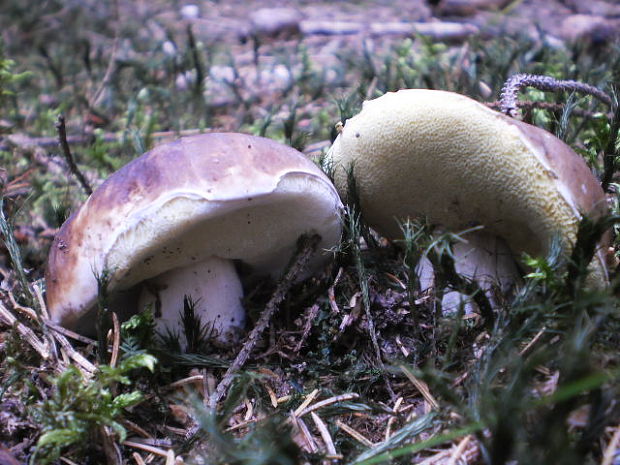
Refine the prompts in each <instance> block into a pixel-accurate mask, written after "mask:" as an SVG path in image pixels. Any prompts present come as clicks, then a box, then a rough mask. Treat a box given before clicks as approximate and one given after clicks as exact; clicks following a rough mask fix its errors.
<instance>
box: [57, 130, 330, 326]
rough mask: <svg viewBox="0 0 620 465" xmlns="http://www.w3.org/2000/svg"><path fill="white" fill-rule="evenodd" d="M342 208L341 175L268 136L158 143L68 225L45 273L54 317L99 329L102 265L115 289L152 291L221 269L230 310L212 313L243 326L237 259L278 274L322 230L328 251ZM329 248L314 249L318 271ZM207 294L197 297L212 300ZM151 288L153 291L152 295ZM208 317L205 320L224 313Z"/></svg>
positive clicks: (174, 290) (175, 287)
mask: <svg viewBox="0 0 620 465" xmlns="http://www.w3.org/2000/svg"><path fill="white" fill-rule="evenodd" d="M340 206H341V204H340V200H339V198H338V195H337V193H336V191H335V189H334V187H333V185H332V184H331V182H330V181H329V180H328V179H327V177H326V176H325V175H324V174H323V173H322V172H321V170H320V169H319V168H318V167H316V166H315V165H314V163H312V162H311V161H310V160H308V159H306V158H305V157H304V156H303V154H301V153H299V152H297V151H296V150H294V149H292V148H290V147H287V146H284V145H282V144H279V143H277V142H274V141H271V140H268V139H264V138H259V137H254V136H248V135H244V134H217V133H212V134H204V135H199V136H192V137H187V138H182V139H179V140H178V141H175V142H173V143H169V144H164V145H161V146H158V147H156V148H154V149H153V150H151V151H150V152H148V153H146V154H144V155H143V156H141V157H139V158H137V159H136V160H134V161H133V162H131V163H129V164H128V165H126V166H125V167H124V168H122V169H121V170H119V171H117V172H116V173H114V174H113V175H112V176H111V177H110V178H109V179H108V180H107V181H106V182H105V183H103V184H102V185H101V186H100V187H99V188H98V189H97V190H96V191H95V192H94V193H93V195H92V196H91V197H90V198H89V199H88V200H87V202H86V203H85V204H84V205H83V206H82V207H81V208H80V209H79V210H78V211H77V212H75V213H74V214H73V215H72V216H71V217H70V218H69V220H67V222H66V223H65V224H64V225H63V226H62V228H61V229H60V231H59V233H58V234H57V236H56V238H55V240H54V243H53V244H52V248H51V251H50V256H49V260H48V268H47V271H46V282H47V294H46V297H47V303H48V307H49V309H50V315H51V317H52V319H53V320H55V321H57V322H59V323H61V324H63V325H65V326H67V327H70V328H73V329H75V330H78V331H82V332H86V333H88V332H92V330H93V318H92V317H91V316H90V314H91V312H92V311H93V309H94V307H95V304H96V300H97V279H96V276H97V275H101V274H102V273H103V272H104V271H106V272H108V274H109V286H108V290H109V292H110V294H112V295H114V294H123V291H126V290H131V291H133V290H135V289H137V287H138V286H139V285H140V284H141V283H143V282H145V281H146V282H147V287H148V288H150V289H151V290H153V289H156V290H157V289H158V290H159V291H163V290H165V289H168V288H169V289H171V291H170V293H171V295H180V293H181V292H182V289H181V287H182V286H181V285H180V284H179V282H183V281H184V280H186V279H187V280H188V289H189V290H190V291H191V292H188V294H191V293H192V292H196V286H199V283H200V281H202V280H204V281H205V282H206V281H208V279H209V274H210V273H209V270H211V271H214V270H217V272H215V273H214V274H216V275H218V276H220V277H221V276H231V278H230V279H228V278H227V282H228V283H229V287H228V290H226V289H227V288H222V287H221V286H217V285H215V286H214V287H212V289H214V288H217V289H219V292H218V295H222V296H223V297H222V298H223V299H224V303H222V306H223V308H220V309H217V310H216V309H212V308H210V309H208V310H206V311H205V312H206V313H205V315H208V314H211V315H220V320H222V318H223V317H222V316H221V315H223V314H224V313H225V314H227V315H228V312H229V310H230V315H231V316H229V317H228V318H227V319H226V321H230V320H231V319H234V324H236V325H242V324H243V317H242V315H241V312H242V310H239V308H240V307H239V304H238V300H239V299H238V297H239V293H238V291H239V289H240V285H239V284H238V278H236V276H234V275H235V273H234V265H233V262H232V261H233V260H240V261H243V262H244V263H246V264H247V265H249V268H251V269H252V270H254V271H256V272H257V273H263V274H272V275H274V276H277V275H279V273H280V272H281V270H282V269H283V267H284V266H285V265H286V263H287V262H288V260H289V259H290V257H291V255H292V253H293V251H294V250H295V244H296V242H297V239H298V238H299V236H300V235H302V234H304V233H317V234H319V235H320V236H321V238H322V241H321V243H320V244H319V250H323V249H329V248H331V247H333V246H334V245H335V244H337V242H338V240H339V237H340V229H341V225H340V218H339V213H340ZM327 258H328V255H327V254H326V253H318V254H316V255H315V257H314V258H313V259H312V262H311V263H310V267H311V269H316V268H317V267H320V266H321V265H322V264H323V263H324V262H325V261H326V259H327ZM214 259H215V260H214ZM222 262H225V263H224V264H222ZM186 267H190V268H187V269H185V270H183V269H184V268H186ZM174 270H183V271H181V274H178V272H177V271H174ZM183 273H185V274H183ZM175 275H177V276H176V277H175ZM179 276H185V278H183V277H182V278H180V281H179ZM192 276H195V277H196V279H195V280H194V278H193V277H192ZM154 278H155V280H153V279H154ZM220 279H221V278H220ZM207 287H208V286H207ZM192 289H193V290H192ZM206 292H207V293H208V294H212V293H214V292H216V291H215V290H213V291H211V290H209V291H206ZM150 294H153V292H150ZM199 294H200V295H199V296H192V297H194V300H197V299H200V300H201V301H203V303H204V304H206V305H207V306H209V307H212V306H213V305H214V304H213V303H209V302H207V297H206V294H203V291H200V292H199ZM148 295H149V292H148V291H144V292H143V298H142V301H143V303H144V302H145V301H148ZM160 297H161V296H160ZM145 299H146V300H145ZM164 300H168V297H165V299H164ZM173 300H174V299H173ZM216 301H218V302H219V298H216ZM152 302H154V303H155V304H156V303H157V299H155V300H154V301H152ZM160 303H161V301H160ZM182 303H183V302H182V296H180V297H179V303H178V307H177V306H175V308H174V309H171V310H170V311H167V310H166V309H165V308H164V307H161V310H162V312H166V313H169V312H172V311H173V312H175V313H177V312H178V309H182ZM198 308H200V302H198ZM155 310H156V311H157V310H158V308H155ZM165 318H166V319H168V320H170V319H174V318H175V317H174V316H170V315H169V314H168V315H166V317H165ZM205 318H206V321H205ZM205 318H203V323H207V324H214V323H215V321H213V320H212V319H211V317H209V316H207V317H205ZM220 329H221V330H223V331H222V333H224V332H226V331H227V330H226V328H225V326H222V327H221V328H220Z"/></svg>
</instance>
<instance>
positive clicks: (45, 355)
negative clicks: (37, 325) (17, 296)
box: [0, 301, 50, 360]
mask: <svg viewBox="0 0 620 465" xmlns="http://www.w3.org/2000/svg"><path fill="white" fill-rule="evenodd" d="M0 321H2V322H3V323H4V324H5V325H7V326H10V327H13V328H15V330H16V331H17V332H18V333H19V334H20V336H21V337H22V338H24V340H25V341H26V342H28V344H30V346H31V347H32V348H33V349H34V350H36V351H37V352H38V354H39V355H40V356H41V358H42V359H43V360H47V359H49V358H50V348H49V345H48V344H47V343H46V342H43V341H42V340H41V339H39V337H38V336H37V335H36V334H35V333H34V331H33V330H32V329H30V328H29V327H28V326H26V325H25V324H23V323H21V322H19V321H17V318H15V316H14V315H13V314H12V313H11V312H10V311H9V309H8V308H6V307H5V306H4V304H3V303H2V302H1V301H0Z"/></svg>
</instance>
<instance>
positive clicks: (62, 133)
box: [56, 115, 93, 195]
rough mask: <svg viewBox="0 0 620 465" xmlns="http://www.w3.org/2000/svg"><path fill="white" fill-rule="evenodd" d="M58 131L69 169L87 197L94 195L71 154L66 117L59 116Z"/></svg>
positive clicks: (59, 141) (59, 143)
mask: <svg viewBox="0 0 620 465" xmlns="http://www.w3.org/2000/svg"><path fill="white" fill-rule="evenodd" d="M56 129H57V130H58V145H59V146H60V148H61V149H62V153H63V154H64V156H65V160H66V161H67V164H68V165H69V169H70V170H71V172H72V173H73V175H74V176H75V177H76V178H77V180H78V181H79V183H80V185H81V186H82V189H84V192H86V195H90V194H92V193H93V188H92V187H91V186H90V184H89V182H88V181H87V180H86V177H85V176H84V175H83V174H82V172H81V171H80V170H79V168H78V167H77V165H76V164H75V161H74V160H73V155H72V154H71V149H70V148H69V143H68V142H67V128H66V127H65V117H64V116H62V115H58V122H57V123H56Z"/></svg>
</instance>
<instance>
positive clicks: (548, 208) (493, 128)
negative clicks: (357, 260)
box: [328, 89, 607, 281]
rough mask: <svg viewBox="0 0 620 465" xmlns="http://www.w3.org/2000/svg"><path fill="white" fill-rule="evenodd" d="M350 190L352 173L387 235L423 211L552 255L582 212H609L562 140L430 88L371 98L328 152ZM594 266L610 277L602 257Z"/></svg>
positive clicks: (338, 180) (569, 240) (517, 249)
mask: <svg viewBox="0 0 620 465" xmlns="http://www.w3.org/2000/svg"><path fill="white" fill-rule="evenodd" d="M328 162H330V163H331V164H332V167H333V170H334V182H335V184H336V187H337V188H338V190H339V192H340V193H341V195H343V196H345V195H346V191H347V175H348V171H349V169H352V173H353V176H354V178H355V180H356V187H357V190H358V192H357V194H358V195H359V199H360V205H361V208H362V211H363V213H364V215H365V218H366V219H367V221H368V222H369V224H370V225H371V226H373V227H374V228H376V229H377V230H378V231H379V232H381V233H383V234H385V235H386V236H388V237H399V236H400V235H401V232H400V228H399V225H398V222H397V220H404V219H406V218H414V217H418V216H426V217H428V218H429V220H430V221H431V223H433V224H436V225H441V226H442V227H444V228H446V229H448V230H451V231H461V230H465V229H468V228H470V227H471V226H474V225H483V226H484V227H485V230H486V231H487V232H490V233H493V234H495V235H497V236H499V237H501V238H503V239H504V240H505V241H506V242H507V244H508V245H509V247H510V248H511V250H512V251H513V253H515V254H521V253H522V252H527V253H529V254H530V255H534V256H541V255H545V254H546V253H547V252H548V250H549V247H550V244H551V242H552V238H553V237H554V236H558V237H559V238H560V240H561V243H562V245H563V246H564V247H565V250H567V251H568V250H570V249H571V248H572V246H573V244H574V243H575V240H576V234H577V227H578V223H579V221H580V219H581V217H582V215H588V216H589V217H590V218H593V219H595V218H598V217H600V216H601V215H602V214H604V213H605V212H606V211H607V204H606V199H605V195H604V193H603V191H602V189H601V187H600V185H599V183H598V181H597V180H596V178H595V177H594V176H593V175H592V173H591V172H590V170H589V169H588V167H587V165H586V164H585V162H584V160H583V159H582V158H581V157H580V156H578V155H577V154H576V153H575V152H573V150H571V149H570V147H568V146H567V145H566V144H564V143H563V142H562V141H560V140H559V139H557V138H556V137H554V136H553V135H551V134H549V133H548V132H546V131H544V130H542V129H539V128H537V127H534V126H531V125H529V124H525V123H522V122H519V121H515V120H513V119H511V118H508V117H507V116H504V115H502V114H500V113H498V112H495V111H493V110H491V109H489V108H487V107H486V106H484V105H482V104H480V103H478V102H476V101H475V100H472V99H470V98H468V97H465V96H463V95H459V94H456V93H452V92H445V91H435V90H426V89H407V90H401V91H398V92H393V93H388V94H385V95H383V96H382V97H379V98H377V99H375V100H372V101H369V102H365V103H364V107H363V109H362V111H361V112H360V113H359V114H358V115H356V116H354V117H353V118H351V119H349V120H348V121H347V122H346V124H345V125H344V128H343V130H342V132H341V133H340V134H339V136H338V138H337V139H336V141H335V142H334V144H333V146H332V148H331V150H330V153H329V155H328ZM594 262H595V263H593V265H592V266H593V271H595V275H596V276H598V278H600V279H601V280H605V281H606V279H607V278H606V268H605V261H604V257H603V256H602V254H598V256H597V258H596V259H595V260H594Z"/></svg>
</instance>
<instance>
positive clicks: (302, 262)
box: [209, 235, 320, 409]
mask: <svg viewBox="0 0 620 465" xmlns="http://www.w3.org/2000/svg"><path fill="white" fill-rule="evenodd" d="M319 240H320V237H319V236H317V235H314V236H310V237H307V236H303V237H302V238H301V239H300V242H299V247H298V251H297V254H296V255H295V257H294V259H293V261H292V262H291V264H290V266H289V268H288V271H287V272H286V274H285V275H284V277H283V278H282V279H281V280H280V282H279V283H278V286H277V287H276V290H275V291H274V293H273V295H272V297H271V299H270V300H269V302H267V305H266V306H265V309H264V310H263V312H262V314H261V316H260V318H259V319H258V321H257V322H256V326H254V329H253V330H252V332H251V333H250V335H249V336H248V338H247V339H246V341H245V343H244V344H243V347H242V348H241V350H240V351H239V354H237V357H236V358H235V360H234V362H233V363H232V364H231V365H230V367H229V368H228V370H227V371H226V373H225V374H224V377H223V378H222V380H221V381H220V383H219V384H218V386H217V388H216V389H215V392H214V393H213V394H212V395H211V398H210V399H209V406H210V407H211V408H213V409H214V408H215V406H216V405H217V403H218V402H219V401H220V400H221V399H222V398H223V397H224V395H225V394H226V392H227V391H228V388H229V387H230V385H231V384H232V381H233V379H234V376H235V375H236V373H237V372H238V371H239V370H240V369H241V367H243V365H245V362H246V361H247V360H248V358H249V357H250V354H251V353H252V351H253V350H254V348H255V347H256V344H257V343H258V341H259V340H260V338H261V336H262V335H263V333H264V332H265V329H267V327H268V326H269V323H270V322H271V319H272V318H273V316H274V315H275V314H276V312H277V311H278V309H279V307H280V303H281V302H282V301H283V300H284V297H285V295H286V293H287V292H288V290H289V288H290V287H291V286H292V285H293V282H294V281H295V278H296V277H297V275H298V274H299V272H300V271H301V270H302V269H303V268H304V267H305V266H306V263H307V262H308V260H309V259H310V257H311V256H312V254H313V253H314V250H315V249H316V246H317V245H318V243H319Z"/></svg>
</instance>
